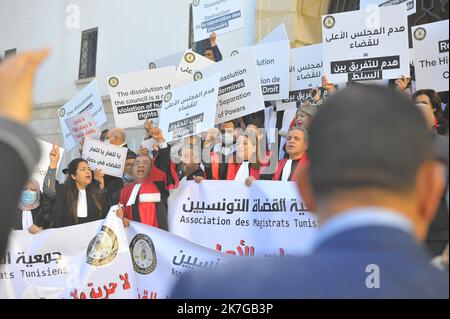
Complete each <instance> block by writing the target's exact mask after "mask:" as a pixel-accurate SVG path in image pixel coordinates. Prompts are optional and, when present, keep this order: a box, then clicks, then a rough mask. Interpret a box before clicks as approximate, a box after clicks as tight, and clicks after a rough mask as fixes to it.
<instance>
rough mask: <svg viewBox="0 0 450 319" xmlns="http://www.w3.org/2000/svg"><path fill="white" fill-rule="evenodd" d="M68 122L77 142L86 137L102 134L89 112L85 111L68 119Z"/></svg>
mask: <svg viewBox="0 0 450 319" xmlns="http://www.w3.org/2000/svg"><path fill="white" fill-rule="evenodd" d="M66 124H67V127H68V128H69V131H70V133H71V134H72V137H73V139H74V140H75V142H76V143H77V144H78V143H80V141H81V140H82V139H83V138H85V137H88V136H92V137H93V136H96V137H98V136H100V130H99V129H98V127H97V125H96V124H95V121H94V119H93V118H92V115H91V113H89V112H83V113H81V114H78V115H75V116H74V117H71V118H68V119H66Z"/></svg>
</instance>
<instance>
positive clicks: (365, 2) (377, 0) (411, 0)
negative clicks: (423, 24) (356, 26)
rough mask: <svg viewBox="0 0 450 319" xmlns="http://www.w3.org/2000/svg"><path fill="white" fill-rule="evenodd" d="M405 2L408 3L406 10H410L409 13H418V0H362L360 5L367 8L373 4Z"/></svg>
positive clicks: (382, 4) (385, 4) (388, 4)
mask: <svg viewBox="0 0 450 319" xmlns="http://www.w3.org/2000/svg"><path fill="white" fill-rule="evenodd" d="M404 3H406V10H408V15H411V14H414V13H416V0H360V1H359V7H360V9H361V10H366V9H368V8H367V7H368V6H369V5H371V4H372V5H377V6H380V7H385V6H392V5H397V4H404Z"/></svg>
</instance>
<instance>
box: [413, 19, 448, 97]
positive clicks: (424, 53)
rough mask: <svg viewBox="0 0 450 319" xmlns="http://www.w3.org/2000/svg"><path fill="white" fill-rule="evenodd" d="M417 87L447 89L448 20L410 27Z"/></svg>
mask: <svg viewBox="0 0 450 319" xmlns="http://www.w3.org/2000/svg"><path fill="white" fill-rule="evenodd" d="M412 36H413V47H414V49H413V50H414V51H413V58H414V66H415V71H416V84H417V89H418V90H421V89H433V90H435V91H436V92H443V91H448V77H449V72H448V62H449V54H448V49H449V44H448V20H444V21H439V22H433V23H429V24H422V25H420V26H417V27H413V28H412Z"/></svg>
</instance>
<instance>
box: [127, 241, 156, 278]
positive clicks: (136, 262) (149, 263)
mask: <svg viewBox="0 0 450 319" xmlns="http://www.w3.org/2000/svg"><path fill="white" fill-rule="evenodd" d="M130 252H131V258H132V260H133V268H134V271H136V272H137V273H139V274H141V275H148V274H151V273H152V272H153V271H154V270H155V269H156V264H157V259H156V252H155V246H154V245H153V242H152V239H151V238H150V237H149V236H147V235H144V234H137V235H136V236H134V238H133V240H132V241H131V243H130Z"/></svg>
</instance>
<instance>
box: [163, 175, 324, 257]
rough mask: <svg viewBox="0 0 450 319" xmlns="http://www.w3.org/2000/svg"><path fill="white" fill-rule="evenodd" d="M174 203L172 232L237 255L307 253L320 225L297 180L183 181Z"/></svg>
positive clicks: (173, 193) (173, 194)
mask: <svg viewBox="0 0 450 319" xmlns="http://www.w3.org/2000/svg"><path fill="white" fill-rule="evenodd" d="M224 190H226V191H224ZM168 206H169V213H168V217H169V231H170V232H171V233H173V234H175V235H178V236H180V237H183V238H186V239H189V240H191V241H193V242H196V243H198V244H201V245H204V246H206V247H209V248H211V249H216V250H219V251H222V252H227V253H230V254H233V255H245V256H258V257H264V256H266V257H267V256H285V255H301V254H304V253H306V252H308V251H309V249H310V244H311V240H312V238H313V236H314V235H315V233H316V231H317V227H318V219H317V216H316V215H314V214H312V213H310V212H308V208H307V207H306V205H305V204H304V202H303V201H302V199H301V198H300V196H299V194H298V191H297V187H296V184H295V183H293V182H274V181H256V182H254V183H253V184H252V187H250V188H249V187H247V186H245V185H244V183H241V182H236V181H203V182H202V183H201V184H196V183H195V182H191V181H189V182H182V183H181V184H180V187H179V188H178V189H176V190H173V191H171V193H170V197H169V205H168Z"/></svg>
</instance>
